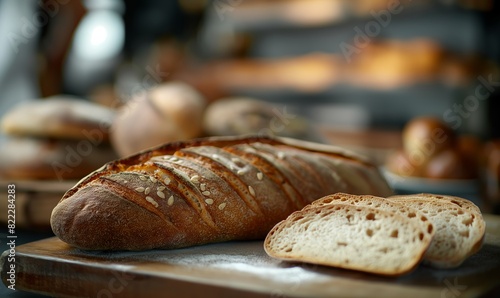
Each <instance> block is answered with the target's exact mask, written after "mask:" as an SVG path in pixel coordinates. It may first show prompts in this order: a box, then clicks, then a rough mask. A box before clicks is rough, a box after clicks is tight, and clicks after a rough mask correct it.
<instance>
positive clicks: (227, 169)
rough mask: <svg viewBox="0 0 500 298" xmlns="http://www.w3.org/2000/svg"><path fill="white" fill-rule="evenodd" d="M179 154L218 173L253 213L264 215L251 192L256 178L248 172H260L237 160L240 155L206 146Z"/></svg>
mask: <svg viewBox="0 0 500 298" xmlns="http://www.w3.org/2000/svg"><path fill="white" fill-rule="evenodd" d="M178 154H179V155H181V156H183V157H184V158H187V159H192V160H193V161H197V162H200V163H202V164H203V165H204V166H205V168H207V169H209V170H211V171H212V172H214V173H217V174H218V176H219V177H220V178H222V179H223V180H224V181H225V184H226V185H229V186H230V187H231V188H232V189H234V191H235V192H236V193H237V194H238V196H239V198H240V199H241V200H242V201H243V202H244V203H245V204H246V206H247V207H248V208H249V209H250V210H251V211H252V212H253V213H255V214H257V215H259V216H263V212H262V210H261V207H260V206H259V204H258V203H257V201H256V200H255V198H254V195H252V194H251V193H250V189H253V187H254V186H255V185H254V184H255V182H254V180H255V178H253V177H252V179H248V174H249V173H257V172H258V170H257V169H254V167H253V166H252V165H250V164H248V163H244V164H242V163H243V162H244V161H242V160H238V162H235V159H236V158H238V156H235V155H233V154H230V153H228V152H226V151H224V150H223V149H221V148H217V147H208V146H205V147H193V148H186V149H182V150H180V151H179V152H178ZM240 171H245V173H243V174H242V173H241V172H240ZM255 176H256V175H254V177H255ZM252 185H254V186H252ZM253 191H255V190H253Z"/></svg>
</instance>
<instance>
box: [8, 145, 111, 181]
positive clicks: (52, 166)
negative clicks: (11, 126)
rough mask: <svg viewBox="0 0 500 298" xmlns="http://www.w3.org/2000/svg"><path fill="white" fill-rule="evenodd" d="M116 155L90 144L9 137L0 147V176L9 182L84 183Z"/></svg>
mask: <svg viewBox="0 0 500 298" xmlns="http://www.w3.org/2000/svg"><path fill="white" fill-rule="evenodd" d="M116 158H117V155H116V153H115V151H114V150H113V148H112V147H111V146H110V145H109V143H108V144H100V145H97V144H96V143H93V142H92V141H91V140H90V139H89V140H79V141H76V140H55V139H44V138H28V137H18V138H16V137H9V138H5V139H3V140H2V142H1V143H0V176H1V177H3V178H9V179H28V180H37V179H47V180H64V179H81V178H83V177H84V176H86V175H87V174H89V173H90V172H92V171H94V170H95V169H97V168H99V167H100V166H101V165H103V164H104V163H106V162H108V161H111V160H114V159H116Z"/></svg>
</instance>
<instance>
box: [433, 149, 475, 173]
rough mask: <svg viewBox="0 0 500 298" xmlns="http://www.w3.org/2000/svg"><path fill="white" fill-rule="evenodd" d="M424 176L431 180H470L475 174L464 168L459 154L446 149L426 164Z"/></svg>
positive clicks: (464, 165) (464, 164)
mask: <svg viewBox="0 0 500 298" xmlns="http://www.w3.org/2000/svg"><path fill="white" fill-rule="evenodd" d="M424 176H425V177H427V178H433V179H470V178H474V177H475V176H476V173H475V172H474V171H470V169H469V168H468V167H467V166H466V163H464V162H463V156H462V154H460V152H458V151H457V150H453V149H447V150H444V151H441V152H440V153H439V154H437V155H436V156H434V157H433V158H432V159H431V160H430V161H429V162H428V163H427V165H426V167H425V170H424Z"/></svg>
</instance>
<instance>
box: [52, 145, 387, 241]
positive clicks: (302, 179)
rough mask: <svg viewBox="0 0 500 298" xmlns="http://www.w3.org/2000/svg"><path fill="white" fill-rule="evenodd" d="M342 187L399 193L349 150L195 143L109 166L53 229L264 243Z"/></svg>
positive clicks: (92, 236) (71, 195)
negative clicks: (284, 224) (309, 206)
mask: <svg viewBox="0 0 500 298" xmlns="http://www.w3.org/2000/svg"><path fill="white" fill-rule="evenodd" d="M336 192H346V193H352V194H371V195H377V196H388V195H391V189H390V188H389V186H388V185H387V183H386V181H385V180H384V178H383V177H382V176H381V175H380V173H379V172H378V170H377V168H376V167H374V166H373V165H371V164H370V163H369V162H368V161H367V160H366V159H364V158H363V157H360V156H357V155H356V154H353V153H350V152H349V151H346V150H343V149H341V148H337V147H332V146H326V145H321V144H314V143H308V142H303V141H298V140H293V139H286V138H269V137H219V138H204V139H195V140H190V141H186V142H175V143H169V144H165V145H163V146H159V147H156V148H153V149H150V150H147V151H143V152H140V153H138V154H136V155H133V156H130V157H127V158H123V159H119V160H116V161H113V162H110V163H107V164H106V165H104V166H103V167H102V168H100V169H99V170H96V171H95V172H93V173H92V174H90V175H88V176H87V177H86V178H84V179H82V180H81V181H80V182H79V183H78V184H77V185H75V186H74V187H73V188H72V189H70V190H68V192H67V193H66V194H65V195H64V196H63V198H62V199H61V201H60V202H59V204H58V205H57V206H56V207H55V208H54V210H53V212H52V217H51V225H52V229H53V231H54V233H55V234H56V235H57V236H58V237H59V238H60V239H62V240H63V241H65V242H67V243H69V244H71V245H73V246H76V247H79V248H82V249H92V250H144V249H153V248H164V249H167V248H178V247H185V246H192V245H200V244H205V243H211V242H221V241H229V240H245V239H248V240H249V239H263V238H264V237H265V236H266V234H267V233H268V232H269V230H270V229H271V228H272V227H273V226H274V225H275V224H276V223H278V222H279V221H281V220H283V219H285V218H286V217H287V216H288V215H289V214H291V213H292V212H293V211H296V210H299V209H301V208H303V207H304V206H305V205H307V204H309V203H311V202H312V201H314V200H315V199H318V198H321V197H323V196H325V195H328V194H332V193H336Z"/></svg>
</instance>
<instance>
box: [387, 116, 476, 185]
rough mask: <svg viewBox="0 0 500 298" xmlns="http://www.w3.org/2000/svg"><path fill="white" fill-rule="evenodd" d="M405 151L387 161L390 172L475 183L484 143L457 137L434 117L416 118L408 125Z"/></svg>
mask: <svg viewBox="0 0 500 298" xmlns="http://www.w3.org/2000/svg"><path fill="white" fill-rule="evenodd" d="M402 141H403V148H402V149H400V150H398V151H396V152H395V153H394V154H392V155H391V156H389V157H388V159H387V162H386V167H387V169H388V170H389V171H390V172H392V173H394V174H397V175H400V176H404V177H422V178H431V179H474V178H477V177H478V167H479V160H480V158H479V156H481V154H480V153H481V147H482V144H481V141H480V140H479V139H478V138H476V137H473V136H457V135H456V134H455V132H454V130H453V129H451V128H450V127H449V126H448V125H447V124H446V123H444V122H443V121H441V120H439V119H438V118H434V117H417V118H415V119H413V120H411V121H410V122H409V123H407V124H406V126H405V128H404V129H403V134H402Z"/></svg>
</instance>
